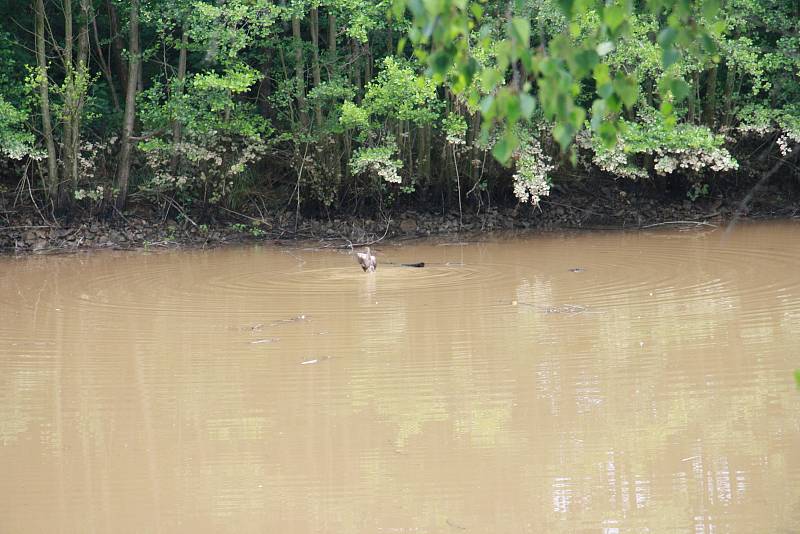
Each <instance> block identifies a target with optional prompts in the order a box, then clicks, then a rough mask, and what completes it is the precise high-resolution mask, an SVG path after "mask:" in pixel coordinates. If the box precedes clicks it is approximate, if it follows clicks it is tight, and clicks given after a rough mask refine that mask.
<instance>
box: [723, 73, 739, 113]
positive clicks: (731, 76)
mask: <svg viewBox="0 0 800 534" xmlns="http://www.w3.org/2000/svg"><path fill="white" fill-rule="evenodd" d="M734 85H736V68H735V67H734V66H733V65H731V64H730V63H729V64H728V74H727V76H726V78H725V117H724V119H723V121H724V122H723V124H724V125H725V126H726V127H727V126H730V124H731V119H732V118H733V117H732V111H733V87H734Z"/></svg>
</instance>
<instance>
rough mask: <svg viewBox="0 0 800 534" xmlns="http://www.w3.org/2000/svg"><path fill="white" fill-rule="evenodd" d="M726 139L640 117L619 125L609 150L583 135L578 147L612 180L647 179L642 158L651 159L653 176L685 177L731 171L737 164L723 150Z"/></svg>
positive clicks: (700, 128) (702, 129)
mask: <svg viewBox="0 0 800 534" xmlns="http://www.w3.org/2000/svg"><path fill="white" fill-rule="evenodd" d="M724 143H725V138H724V137H723V136H721V135H715V134H713V133H712V132H711V131H710V130H709V129H708V128H706V127H705V126H697V125H694V124H679V125H676V126H675V127H674V128H670V127H669V126H667V125H666V124H665V123H664V121H663V120H659V119H658V118H656V117H655V116H654V115H653V114H642V115H641V116H640V117H639V122H636V123H631V122H624V121H623V122H622V128H621V132H620V135H619V136H618V139H617V142H616V144H615V145H614V146H612V147H611V148H607V147H606V146H604V144H603V142H602V141H601V140H600V139H599V138H598V137H597V136H593V137H588V136H587V135H585V134H584V135H582V136H580V137H579V138H578V144H579V146H581V147H582V148H588V149H589V150H591V151H592V152H593V156H592V163H593V164H594V165H596V166H597V167H598V168H600V169H601V170H603V171H605V172H607V173H609V174H612V175H614V176H619V177H624V178H629V179H637V178H646V177H648V176H649V171H648V170H647V169H646V168H644V167H643V166H642V163H643V161H642V156H651V157H652V160H653V170H654V171H655V172H656V174H659V175H662V176H663V175H667V174H672V173H674V172H676V171H679V172H683V173H686V174H705V173H708V172H722V171H730V170H735V169H738V168H739V164H738V162H737V161H736V160H735V159H734V158H733V156H732V155H731V154H730V152H728V150H727V149H726V148H725V147H724V146H723V145H724Z"/></svg>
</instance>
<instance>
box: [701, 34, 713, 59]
mask: <svg viewBox="0 0 800 534" xmlns="http://www.w3.org/2000/svg"><path fill="white" fill-rule="evenodd" d="M700 40H701V41H702V43H703V48H704V49H705V51H706V52H708V53H709V54H711V55H714V54H716V53H717V43H716V42H715V41H714V39H713V38H712V37H711V36H710V35H709V34H707V33H703V35H702V36H701V38H700Z"/></svg>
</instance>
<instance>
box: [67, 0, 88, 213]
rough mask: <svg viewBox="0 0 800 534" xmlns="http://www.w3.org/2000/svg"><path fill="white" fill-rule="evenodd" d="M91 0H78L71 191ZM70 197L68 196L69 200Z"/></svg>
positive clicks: (77, 156) (74, 181)
mask: <svg viewBox="0 0 800 534" xmlns="http://www.w3.org/2000/svg"><path fill="white" fill-rule="evenodd" d="M91 5H92V4H91V0H80V6H81V18H82V19H83V20H82V23H81V27H80V30H79V33H78V49H77V55H76V58H77V70H76V71H75V76H77V79H75V78H73V80H75V82H74V87H73V89H74V91H75V96H74V101H75V111H74V113H73V116H72V135H71V136H70V137H71V138H72V154H71V156H72V157H71V163H72V169H71V170H70V181H69V182H68V183H70V184H71V191H75V190H76V189H77V188H78V161H79V160H80V153H81V119H82V116H83V106H84V104H85V103H86V93H87V91H88V84H89V80H90V75H89V50H90V44H89V17H90V15H91ZM71 201H72V199H71V198H70V202H71Z"/></svg>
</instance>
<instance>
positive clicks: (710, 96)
mask: <svg viewBox="0 0 800 534" xmlns="http://www.w3.org/2000/svg"><path fill="white" fill-rule="evenodd" d="M716 112H717V66H716V65H714V66H713V67H711V69H710V70H709V71H708V78H706V100H705V106H704V107H703V122H705V123H706V126H708V127H709V128H713V127H714V119H715V115H716Z"/></svg>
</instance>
